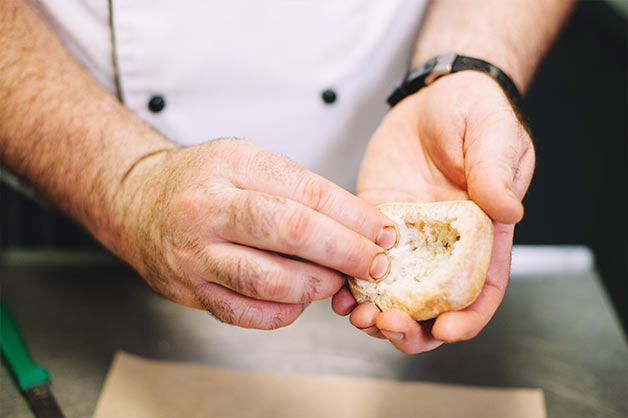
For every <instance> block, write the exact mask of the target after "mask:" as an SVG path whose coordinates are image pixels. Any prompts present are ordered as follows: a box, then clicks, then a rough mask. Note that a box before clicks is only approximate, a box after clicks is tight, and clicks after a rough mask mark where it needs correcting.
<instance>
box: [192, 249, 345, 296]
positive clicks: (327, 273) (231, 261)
mask: <svg viewBox="0 0 628 418" xmlns="http://www.w3.org/2000/svg"><path fill="white" fill-rule="evenodd" d="M196 256H198V257H199V258H200V260H201V263H200V264H199V266H200V267H199V268H197V271H196V272H195V273H196V274H194V277H193V279H195V281H198V280H203V281H211V282H214V283H217V284H220V285H222V286H224V287H227V288H229V289H231V290H234V291H236V292H237V293H240V294H243V295H245V296H249V297H252V298H255V299H263V300H268V301H274V302H283V303H306V302H311V301H314V300H321V299H326V298H328V297H330V296H332V295H334V294H335V293H336V292H338V290H339V289H340V288H341V287H342V285H343V284H344V282H345V280H344V276H342V275H341V274H340V273H338V272H337V271H335V270H332V269H329V268H325V267H321V266H318V265H315V264H311V263H307V262H302V261H296V260H290V259H288V258H285V257H280V256H279V255H277V254H273V253H269V252H265V251H260V250H257V249H254V248H249V247H244V246H241V245H237V244H232V243H220V244H213V245H211V246H209V247H207V248H206V249H204V250H202V251H201V253H200V254H196Z"/></svg>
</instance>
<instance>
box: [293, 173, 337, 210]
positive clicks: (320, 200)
mask: <svg viewBox="0 0 628 418" xmlns="http://www.w3.org/2000/svg"><path fill="white" fill-rule="evenodd" d="M330 194H331V184H330V183H328V182H326V181H325V180H323V179H321V178H318V177H316V176H313V175H310V174H308V173H306V174H305V175H304V176H303V177H302V179H301V180H300V181H299V184H298V186H297V188H296V191H295V195H294V197H293V199H294V200H297V201H299V202H302V203H303V204H305V205H306V206H309V207H311V208H312V209H314V210H320V209H322V208H323V207H325V205H326V204H327V201H328V198H329V196H330Z"/></svg>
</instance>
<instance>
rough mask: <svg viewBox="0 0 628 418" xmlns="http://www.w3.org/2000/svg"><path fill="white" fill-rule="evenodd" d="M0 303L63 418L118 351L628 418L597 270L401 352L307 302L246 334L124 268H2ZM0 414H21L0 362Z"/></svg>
mask: <svg viewBox="0 0 628 418" xmlns="http://www.w3.org/2000/svg"><path fill="white" fill-rule="evenodd" d="M0 286H1V287H0V297H1V298H2V301H3V302H4V303H5V304H6V306H7V307H8V308H9V309H10V310H11V311H12V313H13V316H14V317H15V319H16V321H17V322H18V324H19V326H20V328H21V330H22V333H23V334H24V337H25V339H26V340H27V345H28V347H29V349H30V351H31V354H32V356H33V357H34V359H35V360H36V361H37V362H38V363H40V364H41V365H43V366H44V367H46V368H48V370H49V371H50V373H51V375H52V378H53V386H52V387H53V391H54V393H55V395H56V397H57V400H58V401H59V403H60V405H61V406H62V409H63V410H64V412H65V413H66V415H67V416H68V417H79V416H90V415H91V414H92V413H93V411H94V407H95V404H96V401H97V399H98V395H99V392H100V389H101V387H102V383H103V380H104V377H105V374H106V372H107V370H108V367H109V364H110V361H111V359H112V356H113V354H114V352H115V350H118V349H121V350H126V351H128V352H130V353H134V354H137V355H141V356H145V357H148V358H160V359H169V360H185V361H191V362H197V363H204V364H208V365H213V366H220V367H227V368H233V369H242V370H261V371H271V372H272V371H278V372H279V371H281V372H286V371H289V372H301V373H334V374H344V375H355V376H372V377H382V378H393V379H402V380H420V381H428V382H444V383H458V384H469V385H482V386H498V387H540V388H542V389H543V390H544V391H545V397H546V402H547V409H548V414H549V416H550V417H569V418H574V417H593V416H596V417H625V416H628V406H627V402H628V400H627V396H628V395H627V393H628V387H627V385H628V350H627V346H626V340H625V338H624V336H623V334H622V333H621V330H620V328H619V325H618V321H617V318H616V317H615V316H614V314H613V313H612V311H611V309H610V307H609V303H608V300H607V298H606V296H605V294H604V293H603V290H602V288H601V287H600V285H599V283H598V280H597V277H596V276H595V275H594V274H579V275H569V276H564V277H561V276H560V275H552V276H527V277H526V276H515V277H513V279H512V280H511V284H510V286H509V290H508V292H507V296H506V299H505V301H504V302H503V304H502V306H501V307H500V309H499V311H498V312H497V315H496V317H495V318H494V320H493V321H492V322H491V323H490V324H489V326H488V327H487V328H486V329H485V330H484V331H483V332H482V333H481V334H480V336H479V337H477V338H476V339H474V340H473V341H470V342H465V343H459V344H454V345H449V346H444V347H441V348H439V349H438V350H436V351H434V352H431V353H426V354H421V355H416V356H407V355H404V354H401V353H398V352H397V351H395V350H394V349H393V348H392V347H391V346H389V345H388V344H387V343H384V342H382V341H379V340H375V339H371V338H369V337H367V336H365V335H363V334H362V333H360V332H359V331H357V330H355V329H354V328H353V327H351V325H350V324H349V323H348V320H347V319H346V318H340V317H337V316H336V315H334V314H333V313H332V312H331V309H330V307H329V301H324V302H320V303H315V304H313V305H311V306H310V307H309V308H308V310H307V311H306V313H305V314H304V315H303V316H302V317H301V318H300V319H299V320H298V321H297V322H296V323H295V324H294V325H292V326H291V327H289V328H286V329H281V330H277V331H271V332H267V331H253V330H245V329H240V328H236V327H232V326H228V325H224V324H220V323H218V322H216V321H215V320H214V319H213V318H211V317H210V316H209V315H208V314H206V313H203V312H199V311H193V310H190V309H186V308H182V307H179V306H176V305H174V304H172V303H170V302H167V301H166V300H164V299H161V298H160V297H159V296H157V295H155V294H154V293H152V291H151V290H150V289H149V288H148V287H147V286H146V285H144V284H143V282H142V281H141V280H140V279H139V278H138V277H137V276H136V275H135V274H134V273H133V272H131V271H129V270H128V269H126V268H124V267H122V266H120V265H117V264H113V265H109V264H106V263H104V264H103V263H96V264H89V263H87V264H84V265H83V266H67V265H64V263H58V264H57V265H53V266H51V265H48V266H46V267H45V266H43V265H39V266H37V263H34V265H31V266H28V267H24V266H22V267H20V266H6V265H5V266H4V267H2V266H1V265H0ZM0 415H1V416H6V417H9V416H10V417H16V418H18V417H30V416H32V415H31V413H30V410H29V409H28V406H27V404H26V402H25V401H24V399H23V398H22V397H21V395H20V394H19V392H18V391H17V389H16V387H15V386H14V384H13V382H12V380H11V378H10V376H9V374H8V372H7V370H6V367H5V366H3V367H2V368H1V369H0Z"/></svg>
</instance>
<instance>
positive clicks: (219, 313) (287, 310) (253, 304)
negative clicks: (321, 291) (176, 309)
mask: <svg viewBox="0 0 628 418" xmlns="http://www.w3.org/2000/svg"><path fill="white" fill-rule="evenodd" d="M194 290H195V294H196V299H197V301H198V304H199V306H200V307H201V309H205V310H206V311H208V312H209V313H211V314H212V315H213V316H214V317H215V318H216V319H218V320H219V321H222V322H225V323H228V324H233V325H237V326H239V327H243V328H255V329H264V330H271V329H277V328H281V327H285V326H287V325H290V324H291V323H293V322H294V321H295V320H296V319H297V318H298V317H299V315H301V313H303V311H304V310H305V307H306V306H307V304H288V303H280V302H269V301H265V300H257V299H251V298H249V297H246V296H243V295H240V294H238V293H236V292H234V291H233V290H230V289H227V288H225V287H222V286H220V285H217V284H215V283H209V282H205V283H202V284H200V285H198V286H196V287H195V289H194Z"/></svg>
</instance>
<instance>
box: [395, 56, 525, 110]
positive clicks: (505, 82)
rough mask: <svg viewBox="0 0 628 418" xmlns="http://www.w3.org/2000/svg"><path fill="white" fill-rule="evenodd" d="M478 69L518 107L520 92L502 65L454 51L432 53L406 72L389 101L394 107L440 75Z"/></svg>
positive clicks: (471, 71)
mask: <svg viewBox="0 0 628 418" xmlns="http://www.w3.org/2000/svg"><path fill="white" fill-rule="evenodd" d="M473 72H475V73H479V74H484V75H485V76H487V78H489V79H491V80H492V81H493V82H494V83H495V85H496V86H499V87H500V88H501V90H502V91H503V92H504V94H505V95H506V97H507V98H508V100H509V101H510V103H511V104H512V105H513V106H514V107H516V108H518V107H520V104H521V95H520V93H519V91H518V89H517V86H516V85H515V84H514V83H513V81H512V79H511V78H510V77H509V76H508V75H507V74H506V73H505V72H504V71H502V70H501V69H500V68H499V67H497V66H495V65H493V64H491V63H489V62H486V61H484V60H481V59H477V58H474V57H468V56H462V55H459V54H456V53H454V52H448V53H446V54H443V55H440V56H436V57H432V58H430V59H429V60H427V61H425V62H423V63H421V64H419V65H418V66H417V67H415V68H413V69H411V70H410V71H408V73H406V75H405V77H404V78H403V80H402V81H401V82H400V83H399V84H398V86H397V87H396V88H395V89H394V90H393V91H392V93H391V94H390V96H389V97H388V99H387V101H388V104H389V105H390V106H391V107H392V106H395V105H396V104H397V103H398V102H400V101H401V100H403V99H404V98H406V97H407V96H409V95H412V94H414V93H417V92H418V91H420V90H422V89H423V88H425V87H428V86H429V85H431V84H432V83H434V82H435V81H436V80H438V79H440V78H447V77H451V76H452V75H454V74H457V73H473Z"/></svg>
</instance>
